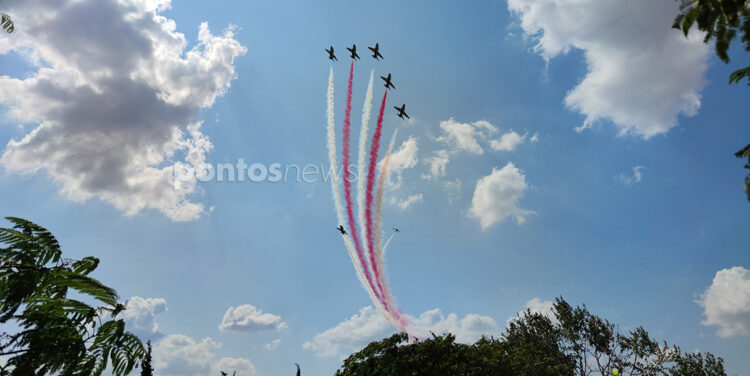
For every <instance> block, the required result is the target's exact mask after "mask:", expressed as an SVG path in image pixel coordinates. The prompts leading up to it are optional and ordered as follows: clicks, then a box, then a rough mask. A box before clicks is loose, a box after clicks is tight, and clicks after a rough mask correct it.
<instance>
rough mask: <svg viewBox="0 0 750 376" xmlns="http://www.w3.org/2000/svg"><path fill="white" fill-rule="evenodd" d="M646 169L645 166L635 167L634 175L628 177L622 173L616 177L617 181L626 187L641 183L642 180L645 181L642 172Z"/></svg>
mask: <svg viewBox="0 0 750 376" xmlns="http://www.w3.org/2000/svg"><path fill="white" fill-rule="evenodd" d="M644 168H645V167H643V166H635V167H633V175H630V176H628V175H625V174H623V173H620V174H618V175H617V176H615V179H616V180H618V181H619V182H621V183H623V184H625V185H631V184H635V183H640V182H641V180H642V179H643V173H642V172H641V171H642V170H643V169H644Z"/></svg>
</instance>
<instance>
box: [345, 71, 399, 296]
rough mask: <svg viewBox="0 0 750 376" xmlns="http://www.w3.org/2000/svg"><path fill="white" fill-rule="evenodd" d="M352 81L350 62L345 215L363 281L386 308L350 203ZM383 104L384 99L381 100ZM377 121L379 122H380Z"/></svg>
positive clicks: (346, 127)
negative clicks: (361, 241)
mask: <svg viewBox="0 0 750 376" xmlns="http://www.w3.org/2000/svg"><path fill="white" fill-rule="evenodd" d="M353 79H354V62H352V65H351V67H350V68H349V84H348V86H347V89H346V110H345V112H344V129H343V134H344V140H343V144H344V147H343V149H344V150H343V163H344V200H345V201H346V214H347V217H348V219H349V234H350V235H351V237H352V240H353V241H354V248H355V249H356V251H357V258H358V259H359V262H360V264H361V265H362V269H363V270H364V274H365V279H366V280H367V284H368V285H369V287H370V289H372V290H373V292H374V294H375V296H376V297H377V300H378V301H380V304H382V305H383V306H385V307H386V309H387V307H388V306H387V304H386V302H385V299H383V297H382V295H381V294H380V291H379V290H378V289H376V288H375V284H374V283H373V281H372V277H371V276H370V269H369V267H368V265H367V260H366V259H365V255H364V254H363V252H362V244H360V241H359V236H358V235H357V223H356V222H355V220H354V208H353V206H354V205H353V203H352V182H351V180H350V179H351V175H350V171H349V166H350V164H351V160H350V157H351V156H350V155H349V139H350V138H351V113H352V81H353ZM383 100H384V102H383V104H385V98H383ZM380 115H381V116H380V119H379V120H380V121H382V115H383V109H382V108H381V109H380ZM380 121H379V122H380Z"/></svg>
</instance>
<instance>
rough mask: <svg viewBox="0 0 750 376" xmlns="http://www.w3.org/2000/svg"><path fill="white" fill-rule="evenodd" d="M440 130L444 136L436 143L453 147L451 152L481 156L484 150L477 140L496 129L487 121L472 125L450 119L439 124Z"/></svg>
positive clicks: (476, 122)
mask: <svg viewBox="0 0 750 376" xmlns="http://www.w3.org/2000/svg"><path fill="white" fill-rule="evenodd" d="M440 129H442V130H443V133H444V135H443V136H440V137H439V138H438V141H443V142H446V143H447V144H449V145H451V146H452V147H453V152H458V151H467V152H469V153H474V154H483V153H484V149H483V148H482V146H481V145H480V144H479V140H481V139H483V138H485V137H487V135H488V134H492V133H495V132H497V128H496V127H495V126H494V125H492V124H490V123H489V122H488V121H484V120H480V121H475V122H473V123H459V122H457V121H456V120H455V119H453V118H450V119H448V120H444V121H441V122H440Z"/></svg>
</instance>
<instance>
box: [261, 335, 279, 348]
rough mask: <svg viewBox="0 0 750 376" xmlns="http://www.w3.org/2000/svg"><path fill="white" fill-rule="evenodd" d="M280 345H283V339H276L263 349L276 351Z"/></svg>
mask: <svg viewBox="0 0 750 376" xmlns="http://www.w3.org/2000/svg"><path fill="white" fill-rule="evenodd" d="M279 345H281V339H280V338H277V339H275V340H273V341H271V342H269V343H266V344H265V345H263V348H264V349H266V350H276V348H278V347H279Z"/></svg>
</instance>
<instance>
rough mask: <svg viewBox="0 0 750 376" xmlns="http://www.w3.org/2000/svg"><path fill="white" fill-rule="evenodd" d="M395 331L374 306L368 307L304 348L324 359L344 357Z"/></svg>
mask: <svg viewBox="0 0 750 376" xmlns="http://www.w3.org/2000/svg"><path fill="white" fill-rule="evenodd" d="M393 331H394V329H393V328H392V327H391V324H389V323H388V321H386V320H385V318H383V316H382V315H381V314H380V313H379V312H378V311H377V310H375V308H374V307H373V306H367V307H364V308H362V309H360V310H359V313H358V314H356V315H353V316H352V317H350V318H349V319H347V320H344V321H342V322H340V323H339V324H338V325H336V326H334V327H333V328H330V329H327V330H325V331H323V332H321V333H318V334H316V335H315V337H313V339H312V341H308V342H305V343H304V344H303V345H302V348H304V349H306V350H312V351H314V352H315V353H316V354H317V355H318V356H322V357H331V356H342V355H344V354H349V353H351V352H353V351H356V350H358V349H359V348H361V347H363V346H364V345H366V344H368V343H369V342H371V341H373V340H375V339H378V338H382V337H385V336H388V335H389V334H391V333H393Z"/></svg>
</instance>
